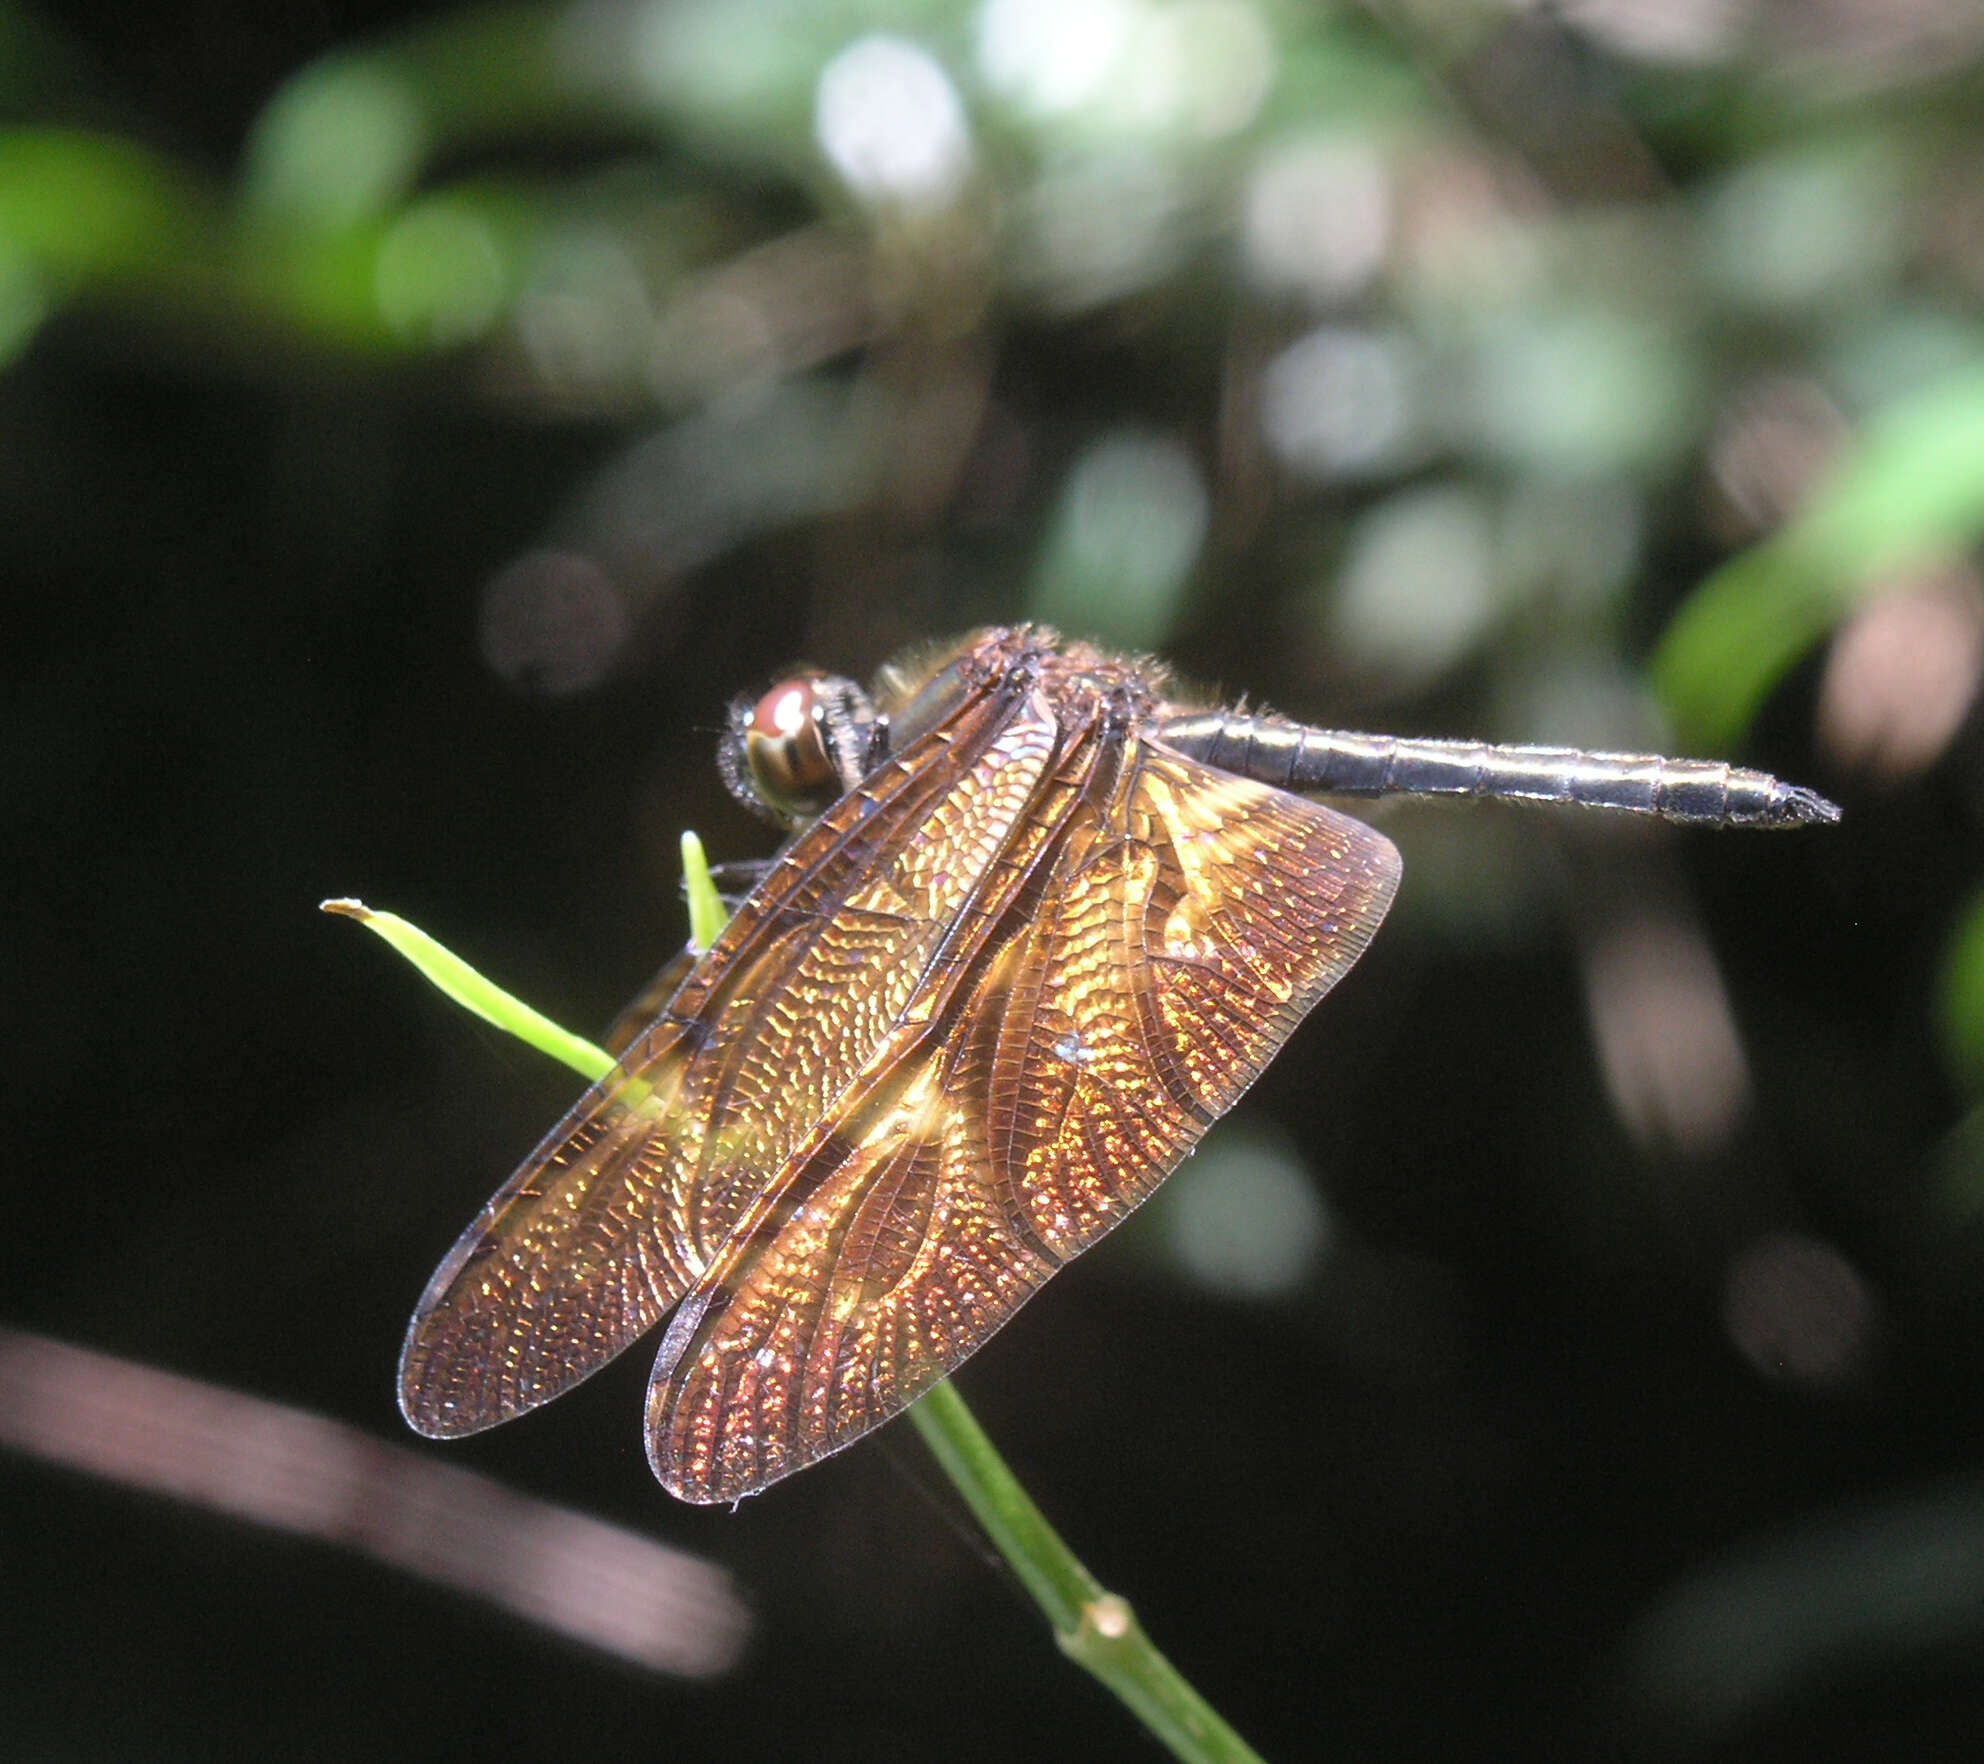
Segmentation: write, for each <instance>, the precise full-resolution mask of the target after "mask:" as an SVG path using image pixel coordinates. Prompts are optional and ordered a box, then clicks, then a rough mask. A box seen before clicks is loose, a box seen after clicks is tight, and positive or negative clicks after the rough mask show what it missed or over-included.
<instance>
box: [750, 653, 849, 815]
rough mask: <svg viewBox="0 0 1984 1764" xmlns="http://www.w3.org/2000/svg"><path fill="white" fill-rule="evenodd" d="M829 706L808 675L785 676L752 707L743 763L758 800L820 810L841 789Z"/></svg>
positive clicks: (784, 810) (806, 811)
mask: <svg viewBox="0 0 1984 1764" xmlns="http://www.w3.org/2000/svg"><path fill="white" fill-rule="evenodd" d="M824 712H825V706H824V704H823V702H822V700H821V697H820V694H819V692H818V690H817V689H816V687H815V684H814V682H813V681H812V680H810V679H804V678H800V679H792V680H781V681H780V682H779V683H778V685H776V686H774V687H773V688H772V689H771V691H769V692H767V693H766V694H765V695H764V697H763V698H761V699H759V700H758V702H757V703H756V704H755V705H754V706H753V707H752V710H751V716H750V720H749V721H748V722H747V723H745V725H744V729H743V742H744V763H745V765H746V766H747V767H748V768H749V769H750V773H751V784H752V787H753V788H754V789H755V790H756V791H757V793H758V797H759V800H760V801H762V802H763V803H764V805H765V806H766V807H767V808H769V809H771V810H773V811H774V812H775V813H777V814H780V815H784V816H787V817H804V816H807V815H816V814H819V813H820V812H821V811H822V810H823V809H825V808H827V807H828V806H830V805H831V804H832V803H833V801H834V799H835V798H836V797H838V796H839V795H840V794H841V790H842V784H841V777H840V774H839V773H838V772H837V771H836V770H835V769H834V761H833V755H832V754H831V753H830V752H829V751H828V749H827V735H826V719H825V714H824Z"/></svg>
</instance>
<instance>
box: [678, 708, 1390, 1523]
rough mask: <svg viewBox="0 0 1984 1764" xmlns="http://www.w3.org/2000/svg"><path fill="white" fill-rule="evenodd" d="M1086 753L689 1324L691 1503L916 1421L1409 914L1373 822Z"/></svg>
mask: <svg viewBox="0 0 1984 1764" xmlns="http://www.w3.org/2000/svg"><path fill="white" fill-rule="evenodd" d="M1071 751H1074V752H1076V753H1079V754H1082V755H1085V756H1086V758H1085V759H1084V760H1083V761H1082V763H1080V764H1076V763H1074V762H1070V763H1068V764H1066V765H1064V767H1063V770H1062V774H1061V776H1060V778H1059V779H1058V780H1057V783H1058V785H1059V786H1060V790H1059V792H1058V793H1056V792H1054V791H1047V792H1044V793H1043V797H1042V801H1041V803H1040V805H1039V806H1038V807H1037V808H1036V809H1035V811H1034V812H1033V813H1032V814H1031V815H1030V816H1029V817H1027V818H1026V819H1025V820H1024V821H1021V822H1018V823H1016V824H1015V826H1014V830H1013V835H1012V838H1013V843H1014V845H1015V847H1016V849H1018V850H1020V851H1021V852H1022V853H1023V854H1024V855H1022V856H1018V857H1015V858H1013V859H1011V860H1008V861H1007V862H1006V863H1005V865H1004V867H1005V868H1006V869H1007V870H1008V871H1010V872H1011V873H1012V874H1013V875H1015V876H1016V877H1024V878H1026V880H1025V881H1024V882H1023V883H1022V885H1021V886H1019V887H1016V888H1015V889H1014V890H1013V891H1012V893H1011V895H1010V897H1009V898H1008V899H1007V901H1006V903H1005V905H1004V908H1003V916H1001V917H996V918H995V917H993V916H991V912H990V907H991V904H992V903H991V901H990V899H989V897H988V899H987V900H985V901H981V903H980V905H981V907H982V908H984V909H985V916H984V917H983V920H982V922H981V924H980V925H979V927H978V929H977V930H976V932H975V934H973V935H972V936H971V937H970V938H968V939H966V940H964V941H962V943H961V948H962V949H964V950H969V951H970V952H971V966H970V972H969V975H968V977H967V978H966V979H965V981H964V983H963V984H962V985H960V986H959V987H958V988H957V990H956V991H955V993H954V994H953V995H952V997H951V999H950V1000H949V1001H948V1003H944V1004H942V1005H941V1006H940V1007H939V1008H937V1009H936V1010H934V1011H933V1013H932V1014H931V1015H930V1017H929V1020H928V1027H927V1029H923V1028H922V1026H921V1025H915V1026H912V1031H913V1033H911V1034H907V1035H906V1036H905V1039H904V1041H903V1043H902V1045H901V1046H900V1048H899V1049H897V1050H894V1057H893V1059H892V1060H889V1061H885V1062H882V1063H879V1064H878V1065H877V1067H876V1069H875V1072H874V1074H873V1075H872V1082H871V1083H870V1085H869V1087H868V1088H867V1089H865V1090H856V1091H850V1092H849V1093H848V1098H847V1101H848V1104H849V1106H847V1107H846V1108H844V1109H842V1110H841V1111H838V1113H837V1116H836V1118H835V1119H834V1120H833V1121H832V1122H831V1123H829V1124H827V1125H826V1126H825V1127H824V1128H823V1131H822V1132H821V1133H820V1134H819V1135H817V1136H816V1138H815V1139H814V1141H813V1142H812V1143H811V1145H810V1146H809V1147H808V1148H807V1149H806V1151H805V1153H804V1155H803V1156H802V1158H801V1159H799V1160H797V1161H796V1162H795V1164H794V1165H793V1166H792V1167H789V1168H788V1169H787V1170H786V1171H785V1172H783V1173H782V1174H781V1176H780V1178H779V1179H778V1180H777V1181H776V1182H774V1183H772V1184H769V1185H767V1187H766V1189H765V1190H764V1191H763V1193H762V1194H761V1196H760V1204H759V1207H758V1208H757V1210H756V1211H755V1213H754V1214H753V1215H751V1216H749V1217H748V1218H746V1219H745V1220H743V1221H741V1222H740V1225H739V1227H738V1229H737V1231H736V1232H735V1233H734V1234H733V1236H732V1238H731V1240H730V1241H729V1243H728V1244H726V1246H725V1247H724V1250H723V1253H722V1255H721V1256H720V1258H719V1259H718V1260H717V1261H716V1262H715V1263H714V1264H712V1266H711V1267H710V1268H709V1270H708V1272H707V1273H706V1274H705V1275H704V1276H703V1277H702V1279H701V1280H700V1281H699V1282H698V1283H697V1285H696V1288H695V1290H694V1292H693V1293H692V1294H691V1296H690V1297H689V1299H688V1300H687V1302H686V1303H685V1304H684V1305H683V1307H682V1309H681V1310H680V1311H679V1312H678V1314H677V1317H676V1320H675V1322H674V1324H673V1325H672V1326H671V1328H670V1330H669V1332H668V1336H667V1338H666V1340H665V1341H664V1342H663V1345H662V1350H661V1354H660V1356H659V1359H658V1361H657V1364H656V1368H655V1376H654V1381H653V1383H652V1384H651V1386H650V1388H649V1396H648V1450H649V1457H650V1461H651V1462H652V1463H653V1465H654V1469H655V1473H656V1475H657V1476H659V1477H660V1479H661V1481H662V1483H663V1484H664V1485H665V1486H666V1487H667V1488H669V1489H670V1490H671V1491H672V1492H674V1493H675V1494H677V1495H680V1496H682V1497H683V1498H685V1499H688V1500H697V1501H723V1500H733V1499H735V1498H737V1497H738V1496H740V1495H744V1494H748V1493H750V1492H752V1491H753V1490H754V1489H758V1488H762V1487H764V1486H765V1485H766V1484H767V1483H770V1482H772V1481H775V1480H777V1479H778V1478H779V1477H781V1476H784V1475H786V1474H788V1473H789V1472H791V1471H793V1470H796V1469H798V1468H800V1467H801V1466H802V1465H804V1464H806V1463H809V1462H811V1461H812V1460H814V1459H816V1458H819V1457H822V1456H824V1455H825V1454H827V1453H829V1452H832V1451H835V1450H838V1449H839V1448H840V1447H842V1446H844V1445H847V1444H849V1443H851V1442H852V1441H853V1440H855V1439H857V1438H859V1437H860V1436H861V1435H862V1434H863V1433H865V1432H867V1431H868V1430H869V1429H870V1428H872V1427H874V1426H876V1425H878V1424H879V1423H880V1422H882V1421H884V1420H886V1419H888V1417H889V1416H891V1415H893V1414H895V1413H896V1412H897V1411H898V1410H900V1409H901V1408H903V1407H904V1406H906V1405H907V1404H908V1403H910V1402H912V1401H914V1400H915V1399H916V1397H918V1396H920V1395H921V1394H922V1393H923V1392H924V1391H925V1390H927V1389H928V1388H929V1387H930V1386H931V1385H932V1384H934V1383H935V1382H936V1381H937V1380H938V1379H939V1378H940V1377H942V1376H943V1375H944V1374H945V1373H946V1372H947V1371H949V1370H950V1369H951V1368H952V1367H954V1366H956V1365H957V1364H958V1363H959V1362H960V1361H962V1360H963V1359H965V1358H966V1357H967V1356H968V1355H969V1354H971V1353H972V1352H973V1351H975V1350H976V1349H977V1348H978V1347H979V1346H980V1345H981V1344H982V1343H983V1342H984V1341H985V1340H986V1338H987V1337H988V1336H990V1335H991V1334H992V1333H993V1332H994V1331H995V1330H997V1329H998V1328H999V1327H1000V1325H1001V1324H1003V1323H1004V1322H1005V1321H1006V1320H1007V1319H1008V1318H1009V1317H1011V1316H1012V1314H1013V1313H1014V1312H1015V1311H1016V1310H1017V1309H1018V1308H1019V1307H1020V1305H1022V1304H1023V1303H1024V1302H1025V1301H1026V1299H1027V1298H1029V1297H1030V1296H1031V1295H1032V1294H1033V1293H1034V1292H1035V1291H1037V1290H1038V1289H1039V1287H1040V1286H1041V1285H1042V1284H1043V1283H1044V1282H1045V1281H1046V1280H1047V1279H1048V1278H1049V1277H1050V1276H1051V1275H1052V1274H1053V1273H1054V1272H1055V1271H1056V1270H1057V1269H1059V1268H1060V1267H1061V1266H1062V1265H1063V1264H1064V1263H1065V1262H1066V1261H1067V1260H1068V1259H1069V1258H1071V1257H1072V1256H1074V1255H1076V1254H1077V1253H1079V1252H1080V1251H1081V1250H1082V1249H1084V1248H1086V1247H1087V1246H1088V1245H1089V1244H1090V1243H1092V1242H1094V1241H1095V1239H1096V1238H1098V1237H1100V1236H1101V1235H1102V1234H1103V1233H1104V1232H1106V1231H1108V1230H1109V1229H1110V1228H1111V1227H1112V1226H1114V1225H1115V1224H1117V1223H1118V1222H1120V1221H1121V1219H1122V1218H1123V1217H1124V1216H1125V1215H1126V1214H1127V1213H1128V1212H1129V1211H1130V1210H1131V1209H1132V1208H1134V1207H1135V1206H1136V1205H1137V1204H1138V1203H1139V1202H1140V1201H1142V1200H1143V1199H1144V1198H1145V1197H1146V1196H1147V1195H1148V1194H1149V1193H1150V1192H1151V1190H1152V1189H1153V1188H1155V1186H1156V1185H1157V1183H1158V1182H1160V1181H1161V1180H1162V1179H1163V1177H1164V1176H1165V1175H1166V1174H1168V1173H1169V1172H1170V1170H1171V1169H1172V1168H1173V1167H1174V1166H1175V1165H1176V1164H1177V1162H1178V1160H1179V1159H1180V1158H1182V1157H1183V1156H1184V1154H1185V1153H1186V1152H1187V1151H1189V1150H1190V1148H1191V1147H1192V1145H1193V1144H1194V1143H1196V1141H1197V1140H1198V1138H1199V1136H1200V1134H1201V1133H1203V1132H1204V1130H1205V1128H1206V1126H1207V1125H1208V1124H1209V1123H1210V1122H1211V1121H1212V1120H1213V1119H1214V1118H1215V1117H1216V1116H1218V1115H1219V1114H1220V1113H1222V1112H1223V1111H1224V1110H1225V1109H1227V1108H1228V1107H1230V1106H1231V1104H1232V1103H1233V1101H1234V1100H1235V1099H1236V1098H1237V1097H1238V1096H1239V1094H1240V1092H1241V1091H1242V1090H1244V1089H1245V1088H1246V1086H1247V1085H1248V1084H1249V1083H1251V1082H1252V1080H1253V1079H1254V1077H1255V1076H1256V1075H1257V1074H1258V1073H1259V1072H1260V1070H1261V1068H1262V1067H1263V1066H1265V1065H1266V1063H1267V1062H1268V1060H1269V1059H1270V1058H1272V1057H1273V1055H1274V1053H1275V1051H1276V1050H1277V1049H1278V1048H1279V1047H1280V1045H1281V1043H1282V1042H1283V1040H1285V1039H1286V1037H1287V1035H1288V1033H1289V1032H1290V1030H1292V1029H1293V1028H1294V1026H1295V1024H1296V1023H1297V1022H1299V1021H1300V1020H1301V1018H1302V1016H1303V1015H1304V1013H1306V1012H1307V1011H1308V1010H1309V1008H1310V1007H1311V1006H1312V1005H1314V1004H1315V1003H1316V1001H1317V1000H1318V999H1320V998H1321V997H1322V996H1323V994H1324V993H1325V992H1327V991H1328V990H1329V988H1330V987H1331V986H1333V985H1334V984H1335V983H1336V981H1337V980H1338V979H1340V978H1341V977H1342V975H1343V974H1344V973H1345V972H1346V971H1347V970H1348V969H1349V967H1350V966H1351V964H1352V963H1353V962H1355V961H1356V959H1357V958H1358V956H1359V955H1361V954H1362V953H1363V950H1364V948H1365V946H1366V944H1367V943H1368V942H1369V940H1370V937H1371V935H1372V933H1373V932H1375V930H1376V929H1377V926H1378V924H1379V922H1380V920H1381V919H1382V918H1383V917H1384V913H1385V910H1386V908H1387V907H1388V906H1389V905H1390V902H1391V897H1392V893H1393V890H1394V889H1395V887H1396V885H1397V879H1398V856H1397V853H1396V852H1395V851H1394V850H1393V849H1392V847H1391V845H1390V843H1389V842H1388V841H1387V840H1385V839H1384V838H1382V837H1381V836H1380V835H1378V834H1376V833H1374V832H1372V831H1371V830H1370V829H1369V828H1367V827H1365V826H1363V825H1362V824H1360V823H1358V822H1355V821H1351V820H1348V819H1346V818H1345V817H1343V816H1341V815H1337V814H1334V813H1332V812H1331V811H1329V810H1328V809H1325V808H1322V807H1320V806H1318V805H1316V804H1313V803H1308V802H1304V801H1302V800H1301V799H1300V798H1297V797H1292V796H1287V795H1284V794H1283V793H1281V792H1279V791H1276V790H1273V789H1270V788H1269V787H1267V786H1265V785H1260V784H1255V783H1251V782H1249V781H1247V780H1244V779H1239V778H1235V777H1231V776H1229V775H1228V774H1225V773H1222V772H1216V771H1213V770H1210V769H1209V768H1207V767H1204V766H1201V765H1199V764H1198V763H1197V762H1195V761H1192V760H1189V759H1186V758H1184V757H1183V756H1182V755H1179V754H1175V753H1172V752H1170V751H1168V750H1166V749H1164V748H1162V747H1160V746H1157V745H1155V744H1151V743H1146V742H1140V741H1139V740H1137V738H1136V737H1135V736H1134V735H1126V734H1125V733H1124V732H1123V731H1121V730H1120V729H1117V730H1114V731H1110V732H1107V733H1105V732H1104V730H1103V727H1102V725H1100V724H1099V723H1098V724H1097V725H1095V726H1094V727H1091V728H1090V729H1089V730H1087V731H1086V732H1085V733H1084V736H1083V739H1082V741H1081V742H1080V743H1079V744H1078V745H1077V747H1076V748H1075V749H1073V750H1071ZM915 1031H920V1032H915Z"/></svg>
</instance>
